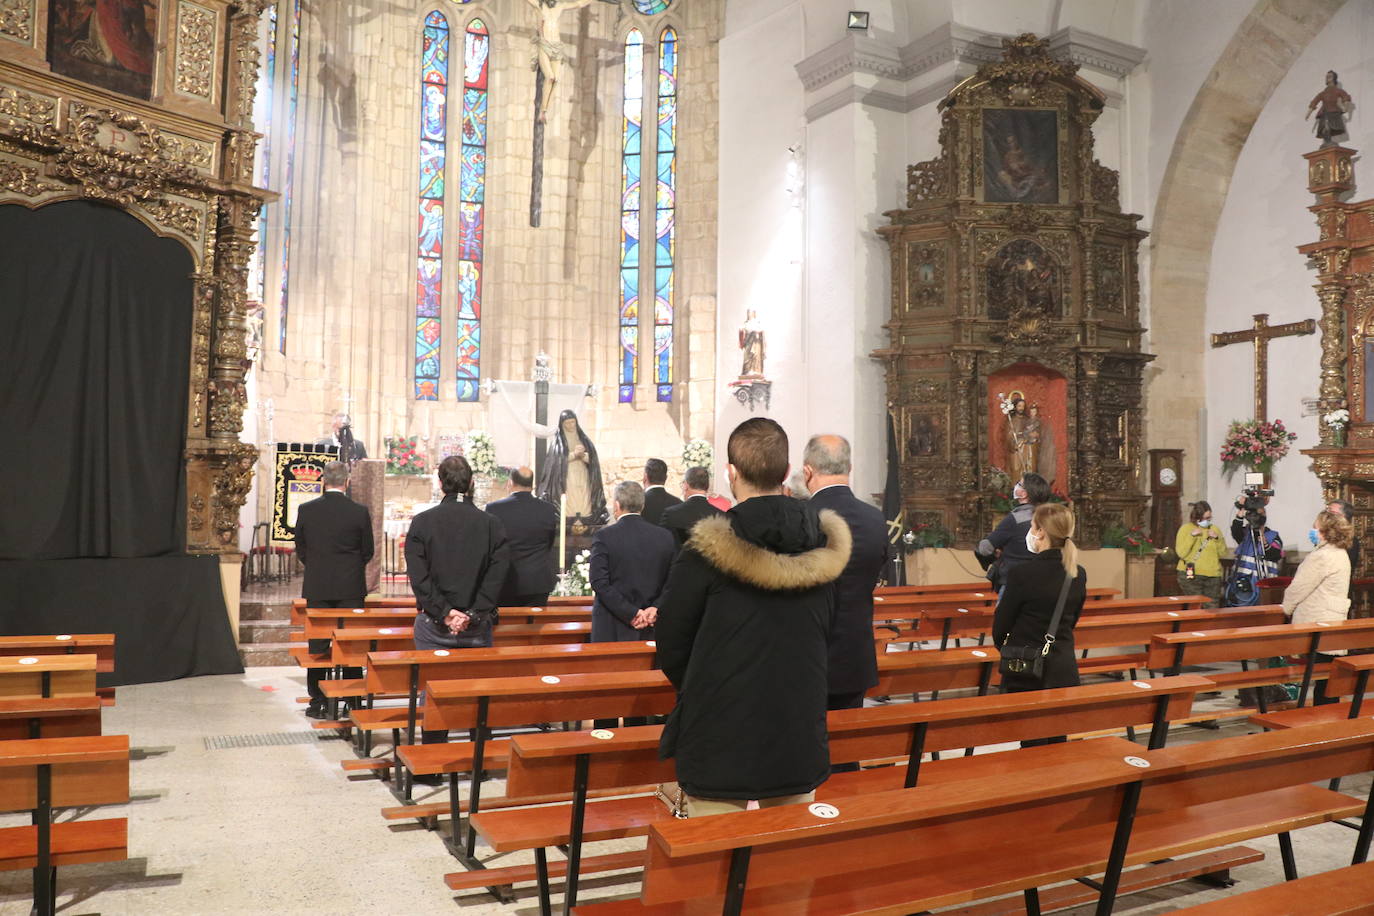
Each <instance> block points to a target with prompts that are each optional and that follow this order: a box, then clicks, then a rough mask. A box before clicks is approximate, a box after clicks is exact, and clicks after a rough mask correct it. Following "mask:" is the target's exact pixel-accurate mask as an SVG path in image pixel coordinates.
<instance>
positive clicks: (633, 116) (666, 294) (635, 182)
mask: <svg viewBox="0 0 1374 916" xmlns="http://www.w3.org/2000/svg"><path fill="white" fill-rule="evenodd" d="M665 7H666V4H665ZM646 51H648V52H649V53H652V51H653V48H652V46H647V47H646V45H645V43H644V36H643V34H642V33H641V32H640V31H639V30H638V29H631V30H630V33H629V35H628V36H627V37H626V39H625V82H624V99H625V106H624V117H623V119H622V122H621V155H620V194H621V203H620V239H621V249H620V250H621V254H620V379H619V383H620V384H619V400H620V403H622V404H627V403H630V402H632V401H633V400H634V390H635V385H636V384H637V383H638V382H639V352H640V350H639V346H640V340H641V336H640V333H641V329H640V316H641V315H645V316H648V317H647V318H646V320H649V319H650V318H651V319H652V322H653V323H652V326H651V329H645V334H646V336H650V335H651V340H652V344H651V346H652V350H651V351H650V352H652V354H653V378H654V388H655V397H656V398H657V400H659V401H663V402H671V401H672V399H673V313H674V307H675V304H676V299H675V295H674V287H675V280H676V276H675V271H676V261H675V257H676V256H675V229H674V223H675V216H676V206H677V204H676V194H677V78H678V72H677V70H678V55H677V32H676V31H674V29H673V28H672V27H671V26H668V27H666V28H664V29H663V31H662V33H661V34H660V35H659V41H658V46H657V67H655V68H653V69H647V68H646V60H647V58H648V55H647V54H646ZM646 69H647V72H648V73H649V74H653V76H654V77H656V78H654V79H653V82H652V84H651V87H652V91H653V96H654V97H656V98H657V102H658V116H657V120H656V123H657V129H656V130H654V131H651V132H648V133H646V132H645V131H644V129H643V124H644V94H645V77H646ZM650 142H651V143H652V144H653V146H652V148H647V147H646V144H647V143H650ZM646 161H647V162H648V163H650V166H651V168H652V169H653V171H652V172H651V173H650V174H651V175H652V177H653V181H654V196H653V198H652V200H653V208H652V209H651V210H649V212H648V213H645V212H643V206H642V201H643V194H642V185H643V172H644V169H643V164H644V162H646ZM646 220H651V223H650V225H651V226H652V229H651V230H650V234H651V236H652V238H653V239H654V246H653V251H654V255H653V258H652V259H647V258H645V259H641V257H640V248H641V246H640V239H641V238H643V237H645V234H644V229H645V226H644V224H645V222H646ZM640 290H646V291H647V290H652V291H653V308H652V309H651V310H646V309H641V308H640V307H639V306H640Z"/></svg>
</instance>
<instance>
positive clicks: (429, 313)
mask: <svg viewBox="0 0 1374 916" xmlns="http://www.w3.org/2000/svg"><path fill="white" fill-rule="evenodd" d="M490 50H491V38H490V34H489V33H488V31H487V27H486V24H485V23H483V22H482V20H480V19H473V20H472V21H471V22H469V23H468V26H467V28H466V29H465V30H464V32H463V58H462V60H463V95H462V117H461V128H460V137H459V144H458V154H459V159H458V162H457V171H458V199H457V201H456V204H457V210H458V306H457V320H458V324H457V335H456V339H457V346H456V348H455V361H454V378H455V381H456V396H457V399H458V400H459V401H476V400H477V396H478V382H479V381H480V378H481V371H480V369H481V356H482V348H481V342H482V337H481V326H482V253H483V241H484V238H483V235H484V233H483V222H484V215H485V214H484V212H483V209H484V200H485V196H486V177H487V168H486V156H487V76H488V66H487V65H488V58H489V55H490ZM448 61H449V26H448V19H447V18H445V16H444V14H443V13H441V12H439V11H437V10H436V11H434V12H432V13H430V14H429V16H427V17H426V18H425V25H424V34H423V40H422V44H421V52H420V197H419V220H418V226H419V228H418V231H417V246H416V268H415V269H416V293H415V398H416V400H420V401H435V400H438V399H439V378H440V365H441V362H442V357H441V353H442V343H443V332H442V328H443V298H444V297H443V273H444V268H443V262H444V231H445V222H444V201H445V195H446V193H447V190H448V184H447V182H446V181H445V176H446V173H447V166H448V150H449V144H448V112H449V105H448V85H449V67H448ZM451 263H452V262H451V261H450V264H451Z"/></svg>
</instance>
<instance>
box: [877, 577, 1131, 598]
mask: <svg viewBox="0 0 1374 916" xmlns="http://www.w3.org/2000/svg"><path fill="white" fill-rule="evenodd" d="M991 590H992V584H991V583H990V582H988V580H986V579H981V580H978V581H975V582H950V583H945V584H942V585H884V586H881V587H879V588H875V589H874V590H873V597H874V598H875V599H876V598H888V597H891V596H895V595H950V594H955V595H968V594H971V593H973V592H986V591H991ZM1120 594H1121V590H1120V589H1116V588H1101V587H1094V588H1090V589H1088V600H1089V601H1102V600H1105V599H1108V598H1115V597H1117V596H1118V595H1120Z"/></svg>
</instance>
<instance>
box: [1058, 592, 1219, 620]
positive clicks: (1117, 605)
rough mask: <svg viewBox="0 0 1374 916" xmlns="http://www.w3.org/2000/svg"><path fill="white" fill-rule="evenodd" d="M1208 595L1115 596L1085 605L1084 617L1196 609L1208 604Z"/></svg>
mask: <svg viewBox="0 0 1374 916" xmlns="http://www.w3.org/2000/svg"><path fill="white" fill-rule="evenodd" d="M1207 601H1208V598H1207V596H1206V595H1163V596H1161V597H1157V598H1113V599H1111V600H1110V601H1090V602H1088V603H1087V604H1084V605H1083V617H1085V618H1086V617H1093V616H1096V615H1098V614H1150V613H1153V612H1155V611H1180V610H1195V609H1197V608H1200V607H1202V606H1203V605H1204V604H1206V603H1207Z"/></svg>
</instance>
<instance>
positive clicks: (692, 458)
mask: <svg viewBox="0 0 1374 916" xmlns="http://www.w3.org/2000/svg"><path fill="white" fill-rule="evenodd" d="M714 460H715V452H714V450H713V449H712V448H711V443H709V442H707V441H706V440H705V439H693V440H692V441H690V442H688V443H687V444H686V445H685V446H683V448H682V465H683V467H688V468H707V469H708V470H709V469H710V467H711V462H712V461H714Z"/></svg>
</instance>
